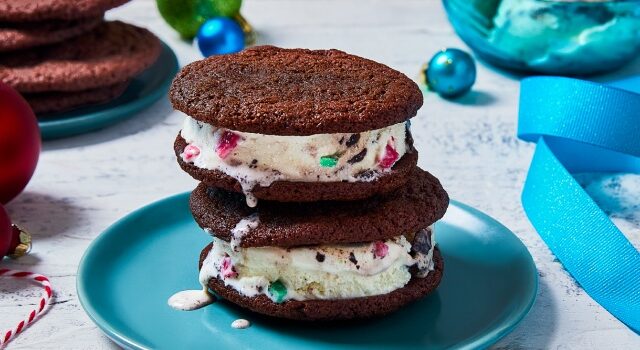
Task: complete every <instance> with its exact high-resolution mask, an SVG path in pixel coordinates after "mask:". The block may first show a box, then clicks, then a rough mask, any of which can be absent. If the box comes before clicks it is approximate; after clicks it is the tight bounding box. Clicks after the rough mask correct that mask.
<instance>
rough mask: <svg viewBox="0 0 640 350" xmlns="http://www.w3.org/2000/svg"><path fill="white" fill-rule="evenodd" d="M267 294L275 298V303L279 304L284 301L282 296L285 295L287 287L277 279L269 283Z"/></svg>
mask: <svg viewBox="0 0 640 350" xmlns="http://www.w3.org/2000/svg"><path fill="white" fill-rule="evenodd" d="M269 294H271V297H272V298H273V299H275V301H276V303H278V304H280V303H282V302H283V301H284V297H286V296H287V287H285V286H284V284H282V282H280V280H277V281H275V282H273V283H271V285H269Z"/></svg>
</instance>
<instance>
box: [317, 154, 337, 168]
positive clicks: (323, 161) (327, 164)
mask: <svg viewBox="0 0 640 350" xmlns="http://www.w3.org/2000/svg"><path fill="white" fill-rule="evenodd" d="M336 164H338V157H336V156H322V157H320V166H321V167H323V168H333V167H334V166H336Z"/></svg>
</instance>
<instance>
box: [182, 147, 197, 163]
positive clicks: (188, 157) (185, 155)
mask: <svg viewBox="0 0 640 350" xmlns="http://www.w3.org/2000/svg"><path fill="white" fill-rule="evenodd" d="M199 154H200V149H199V148H198V147H197V146H194V145H187V147H185V148H184V152H182V159H184V161H185V162H191V161H193V160H194V159H195V158H196V157H197V156H198V155H199Z"/></svg>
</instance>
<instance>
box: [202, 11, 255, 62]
mask: <svg viewBox="0 0 640 350" xmlns="http://www.w3.org/2000/svg"><path fill="white" fill-rule="evenodd" d="M196 38H197V42H198V48H199V49H200V52H202V55H204V56H205V57H209V56H212V55H224V54H228V53H235V52H239V51H242V49H244V44H245V42H244V32H243V31H242V28H241V27H240V25H239V24H238V22H236V21H234V20H233V19H231V18H227V17H215V18H211V19H209V20H207V21H206V22H204V24H203V25H202V26H201V27H200V29H199V30H198V34H197V36H196Z"/></svg>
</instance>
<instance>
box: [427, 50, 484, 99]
mask: <svg viewBox="0 0 640 350" xmlns="http://www.w3.org/2000/svg"><path fill="white" fill-rule="evenodd" d="M425 77H426V83H427V87H429V89H430V90H433V91H435V92H437V93H438V94H439V95H440V96H442V97H447V98H452V97H458V96H460V95H462V94H464V93H466V92H467V91H469V90H470V89H471V86H473V83H475V81H476V64H475V62H474V60H473V58H472V57H471V55H469V54H468V53H466V52H464V51H462V50H458V49H445V50H442V51H440V52H438V53H437V54H435V55H434V56H433V58H431V60H430V61H429V64H428V66H427V70H426V72H425Z"/></svg>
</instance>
